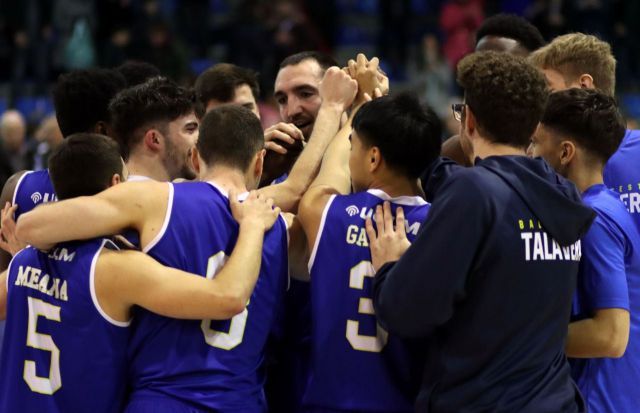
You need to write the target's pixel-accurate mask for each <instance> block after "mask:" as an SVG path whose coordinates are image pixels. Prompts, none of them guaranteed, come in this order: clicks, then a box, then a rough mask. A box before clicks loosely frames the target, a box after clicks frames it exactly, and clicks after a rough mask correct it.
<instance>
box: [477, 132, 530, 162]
mask: <svg viewBox="0 0 640 413" xmlns="http://www.w3.org/2000/svg"><path fill="white" fill-rule="evenodd" d="M508 155H520V156H525V155H526V150H525V148H516V147H515V146H510V145H505V144H502V143H494V142H491V141H488V140H487V139H484V138H481V137H480V138H477V139H475V140H474V141H473V156H474V158H480V159H484V158H488V157H489V156H508ZM474 161H475V159H472V160H471V162H472V163H473V162H474Z"/></svg>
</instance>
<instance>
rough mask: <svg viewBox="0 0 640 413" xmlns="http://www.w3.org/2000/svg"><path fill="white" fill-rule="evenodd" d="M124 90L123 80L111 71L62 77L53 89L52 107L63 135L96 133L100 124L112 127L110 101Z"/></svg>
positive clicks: (80, 73)
mask: <svg viewBox="0 0 640 413" xmlns="http://www.w3.org/2000/svg"><path fill="white" fill-rule="evenodd" d="M125 87H126V81H125V79H124V77H123V76H122V75H121V74H120V73H118V72H117V71H115V70H112V69H87V70H74V71H72V72H69V73H65V74H62V75H60V77H59V78H58V81H57V82H56V84H55V86H54V88H53V106H54V107H55V110H56V119H57V120H58V125H59V126H60V131H61V132H62V135H63V136H69V135H71V134H74V133H81V132H93V131H94V129H95V127H96V124H97V123H98V122H105V123H109V122H110V119H109V111H108V107H109V101H110V100H111V99H112V98H113V97H114V96H115V95H116V94H117V93H118V92H119V91H121V90H122V89H124V88H125Z"/></svg>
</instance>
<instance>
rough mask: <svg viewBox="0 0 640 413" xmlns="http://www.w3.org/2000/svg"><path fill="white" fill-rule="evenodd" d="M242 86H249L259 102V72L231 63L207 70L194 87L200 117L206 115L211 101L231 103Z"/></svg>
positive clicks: (220, 64)
mask: <svg viewBox="0 0 640 413" xmlns="http://www.w3.org/2000/svg"><path fill="white" fill-rule="evenodd" d="M242 85H248V86H249V88H251V93H253V97H254V98H255V99H256V100H258V98H259V97H260V86H259V84H258V73H257V72H255V71H253V70H251V69H247V68H244V67H240V66H236V65H232V64H230V63H219V64H217V65H215V66H212V67H210V68H209V69H207V70H205V71H204V72H203V73H202V74H201V75H200V76H198V79H196V84H195V87H194V88H195V93H196V100H197V102H198V105H199V106H200V108H199V110H200V111H201V112H202V113H201V114H200V113H199V115H204V111H203V109H204V108H206V106H207V103H208V102H209V101H210V100H213V99H215V100H217V101H220V102H222V103H226V102H229V101H231V100H232V99H233V96H234V94H235V91H236V88H237V87H238V86H242Z"/></svg>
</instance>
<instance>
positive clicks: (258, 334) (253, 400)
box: [17, 68, 357, 412]
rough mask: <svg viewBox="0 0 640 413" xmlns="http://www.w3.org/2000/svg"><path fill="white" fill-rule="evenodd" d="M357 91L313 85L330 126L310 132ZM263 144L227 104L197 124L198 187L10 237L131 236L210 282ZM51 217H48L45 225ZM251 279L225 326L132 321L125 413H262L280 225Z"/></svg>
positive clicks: (335, 76)
mask: <svg viewBox="0 0 640 413" xmlns="http://www.w3.org/2000/svg"><path fill="white" fill-rule="evenodd" d="M356 89H357V83H356V82H355V80H353V79H351V78H350V77H349V76H348V75H347V74H346V73H344V72H343V71H341V70H340V69H338V68H334V69H331V70H329V71H327V74H326V76H325V78H324V81H323V83H322V86H321V93H322V96H323V98H324V99H323V106H326V107H327V110H329V109H330V110H334V111H335V112H336V113H337V116H335V120H334V122H335V124H334V125H333V126H331V125H326V124H322V127H320V128H316V130H321V129H322V128H329V127H335V128H336V129H337V127H338V126H337V125H339V119H340V116H341V114H342V112H343V111H344V110H345V108H346V107H349V106H350V104H351V102H352V101H353V98H354V97H355V94H356ZM321 111H322V109H321ZM327 119H329V118H328V117H327ZM318 126H320V124H319V125H318ZM263 144H264V140H263V134H262V129H261V127H260V122H259V121H258V119H257V118H256V117H255V115H253V114H252V113H251V112H250V111H248V110H247V109H244V108H242V107H238V106H231V105H228V106H223V107H219V108H216V109H214V110H212V111H210V112H209V113H208V114H207V115H205V117H204V118H203V121H202V125H201V127H200V136H199V139H198V142H197V149H198V150H197V151H195V152H194V155H197V158H195V157H194V165H195V166H196V168H197V169H199V171H200V176H201V179H202V180H203V181H205V182H192V183H182V184H167V183H158V182H139V183H127V184H123V185H118V186H116V187H113V188H110V189H109V190H107V191H104V192H103V193H101V194H99V195H97V196H95V197H91V198H81V199H77V200H69V201H65V202H60V203H56V204H51V205H47V207H46V208H42V209H38V210H37V211H32V212H31V214H30V215H25V216H23V217H22V218H21V220H20V221H19V222H18V228H17V233H18V237H19V238H20V239H24V240H28V241H29V242H31V243H32V244H33V245H35V246H40V245H41V244H47V243H50V242H58V241H64V240H66V239H78V238H80V239H81V238H87V237H92V236H95V235H97V234H108V233H117V232H118V231H121V230H122V229H124V228H134V229H135V230H137V231H138V232H139V233H140V241H141V245H142V247H143V250H144V251H146V252H147V253H149V255H151V256H152V257H154V258H157V259H158V260H159V261H160V262H162V263H163V264H166V265H169V266H171V267H174V268H179V269H184V270H188V271H190V272H193V273H197V274H200V275H202V276H204V275H208V276H211V275H212V274H213V273H214V271H215V270H216V269H217V268H219V267H220V266H221V265H222V264H223V263H224V262H225V260H226V255H228V254H229V252H230V248H231V247H232V246H233V244H234V243H235V240H236V238H237V227H236V225H235V224H234V223H233V222H232V218H231V215H230V212H229V210H228V201H227V198H226V194H227V193H228V191H229V190H233V189H235V190H237V191H238V192H242V191H244V190H246V189H248V188H255V187H256V186H257V183H258V181H259V178H260V172H261V166H262V157H263V156H264V150H263ZM274 188H275V189H274ZM277 188H278V186H277V185H276V186H271V187H269V188H265V189H263V190H261V191H260V192H262V193H264V192H266V191H265V190H266V189H269V191H271V192H270V193H274V194H275V195H276V198H277V197H278V196H279V197H281V198H286V197H287V196H288V194H286V193H285V194H284V195H283V194H281V193H279V190H278V189H277ZM131 199H136V200H137V201H136V202H131ZM277 202H278V201H276V203H277ZM52 216H55V217H57V218H56V219H55V220H53V221H52V220H51V217H52ZM69 222H75V223H77V224H76V225H73V226H70V225H69ZM82 223H86V224H87V225H82ZM89 223H91V224H90V225H89ZM54 227H56V228H54ZM260 271H261V272H260V276H259V279H258V283H257V285H256V288H255V289H254V291H253V294H252V296H251V298H250V300H249V301H248V305H247V307H246V309H245V310H244V311H243V312H242V313H241V314H239V315H237V316H235V317H233V318H232V319H231V320H228V321H226V322H223V323H220V322H213V323H212V322H210V321H209V320H203V321H202V322H184V321H177V320H171V319H167V318H164V317H159V316H157V315H153V314H151V313H148V312H144V311H141V312H140V313H139V314H136V317H137V319H138V321H137V328H136V329H135V331H134V335H133V337H132V339H131V341H130V346H129V355H130V358H131V365H130V366H131V367H130V375H129V379H130V381H131V383H132V386H133V387H132V395H131V399H130V402H129V405H128V407H127V411H128V412H151V411H153V412H164V411H166V412H181V411H189V412H193V411H211V410H215V411H220V412H237V411H243V412H264V411H265V410H266V403H265V400H264V397H263V389H262V386H263V383H264V375H263V371H262V369H261V368H262V363H263V359H264V350H265V343H266V340H267V337H268V335H269V333H270V331H271V329H272V327H273V323H274V318H275V314H276V313H277V311H278V306H279V305H280V304H281V300H282V297H283V294H284V291H285V288H286V284H287V272H288V265H287V230H286V226H285V223H284V221H282V220H279V221H278V222H277V223H276V224H275V225H274V227H273V228H272V229H271V231H270V232H269V233H267V235H266V237H265V241H264V248H263V265H262V266H261V270H260Z"/></svg>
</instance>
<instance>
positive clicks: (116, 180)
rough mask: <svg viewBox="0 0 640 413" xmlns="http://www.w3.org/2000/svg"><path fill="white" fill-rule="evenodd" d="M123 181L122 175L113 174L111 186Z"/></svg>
mask: <svg viewBox="0 0 640 413" xmlns="http://www.w3.org/2000/svg"><path fill="white" fill-rule="evenodd" d="M122 182H123V179H122V177H121V176H120V174H113V176H112V177H111V185H109V187H112V186H114V185H118V184H119V183H122Z"/></svg>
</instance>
